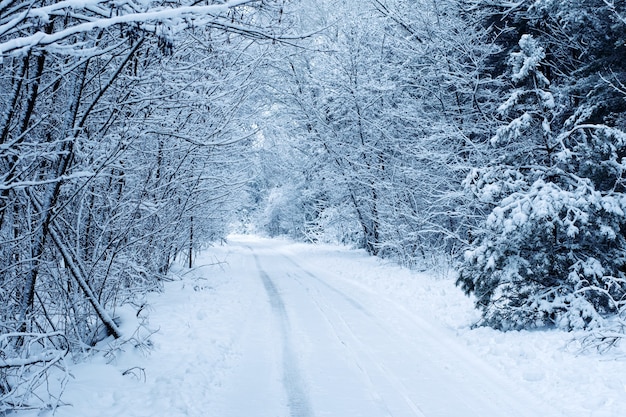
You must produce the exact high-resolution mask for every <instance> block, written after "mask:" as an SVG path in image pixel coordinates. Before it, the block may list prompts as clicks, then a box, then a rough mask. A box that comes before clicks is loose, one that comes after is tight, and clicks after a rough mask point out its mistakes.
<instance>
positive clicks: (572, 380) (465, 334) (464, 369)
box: [15, 236, 626, 417]
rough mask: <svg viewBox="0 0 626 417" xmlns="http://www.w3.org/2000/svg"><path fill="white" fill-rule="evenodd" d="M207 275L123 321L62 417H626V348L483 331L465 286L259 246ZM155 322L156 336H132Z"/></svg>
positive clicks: (367, 260) (153, 299) (320, 249)
mask: <svg viewBox="0 0 626 417" xmlns="http://www.w3.org/2000/svg"><path fill="white" fill-rule="evenodd" d="M197 262H198V265H199V266H198V267H197V268H195V269H193V270H186V269H183V268H180V269H179V270H177V271H176V274H177V277H178V279H177V280H175V281H172V282H168V283H166V285H165V291H164V293H163V294H152V295H151V296H150V297H149V300H148V301H149V303H148V306H147V307H146V308H144V309H143V310H142V313H141V314H140V317H139V319H138V318H137V317H135V315H134V314H132V311H131V310H130V309H125V310H124V311H122V314H121V317H122V318H123V323H122V324H121V327H122V329H123V332H124V334H125V335H128V334H133V337H132V338H131V340H132V342H128V343H125V344H123V345H118V344H116V343H115V342H114V341H113V340H111V339H109V340H106V341H103V342H101V343H100V344H99V345H98V348H99V350H100V353H98V354H95V355H92V356H90V357H89V358H87V360H86V361H84V362H82V363H79V364H75V365H72V366H71V367H70V370H71V374H72V378H71V380H70V381H69V383H68V384H67V387H66V389H65V393H64V396H63V398H62V399H63V401H64V402H65V403H67V404H68V405H64V406H61V407H60V408H58V409H57V410H56V413H55V415H56V416H59V417H69V416H81V417H83V416H86V417H87V416H129V417H132V416H168V417H170V416H198V417H200V416H203V417H204V416H208V417H211V416H215V417H231V416H232V417H237V416H241V417H243V416H303V417H307V416H351V417H352V416H372V417H374V416H376V417H380V416H428V417H433V416H455V417H468V416H481V417H489V416H507V417H509V416H542V417H543V416H568V417H583V416H584V417H590V416H593V417H605V416H606V417H609V416H621V415H623V410H624V409H626V395H625V394H626V392H625V391H626V355H624V350H623V349H622V348H617V349H615V350H613V351H610V352H608V353H604V354H600V353H598V352H596V351H581V343H580V342H577V341H575V336H579V335H577V334H573V333H566V332H562V331H511V332H506V333H503V332H500V331H496V330H493V329H490V328H475V329H472V327H471V326H472V324H473V323H474V322H476V321H477V320H478V317H479V314H478V312H476V311H475V310H474V309H473V307H472V300H470V299H468V298H466V297H465V296H464V295H463V294H462V292H461V291H460V290H459V289H458V288H456V287H455V286H454V279H453V277H454V273H453V271H450V270H439V271H431V272H429V273H424V272H415V271H409V270H407V269H404V268H400V267H398V266H395V265H392V264H390V263H387V262H385V261H382V260H379V259H376V258H372V257H368V256H367V255H366V254H365V253H364V252H363V251H355V250H350V249H347V248H343V247H337V246H330V245H317V246H314V245H307V244H294V243H290V242H288V241H282V240H267V239H261V238H256V237H246V236H232V237H230V238H229V244H227V245H223V246H216V247H214V248H211V249H209V250H207V251H206V252H205V253H203V254H202V255H201V256H200V257H199V258H198V261H197ZM146 314H147V316H146ZM142 317H147V318H148V321H149V322H148V324H147V327H148V328H149V329H152V330H158V331H157V332H156V333H154V334H152V335H150V331H149V330H148V329H146V328H140V329H139V330H138V331H136V330H133V329H132V328H133V327H134V328H136V325H137V323H138V322H139V321H140V319H141V318H142ZM148 338H149V340H150V341H151V342H150V343H145V341H146V340H148ZM142 341H144V343H140V342H142ZM150 344H152V346H151V347H150V346H149V345H150ZM51 413H52V412H51V411H50V412H44V413H43V414H38V412H35V411H26V412H20V413H17V414H15V415H17V416H20V417H22V416H24V417H26V416H28V417H30V416H36V415H51Z"/></svg>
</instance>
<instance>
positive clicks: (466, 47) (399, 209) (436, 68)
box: [272, 1, 494, 264]
mask: <svg viewBox="0 0 626 417" xmlns="http://www.w3.org/2000/svg"><path fill="white" fill-rule="evenodd" d="M444 3H445V4H444ZM444 3H441V2H430V1H424V2H419V5H418V4H411V5H409V4H408V3H406V2H403V1H385V2H378V1H376V2H366V3H359V5H358V7H355V5H354V4H353V3H352V2H339V3H337V2H333V4H332V7H331V5H325V4H324V3H323V2H322V3H318V5H317V6H316V7H317V9H318V11H317V16H321V17H320V21H319V22H318V23H317V25H318V26H324V25H325V24H327V23H329V24H331V26H330V28H329V29H328V30H327V31H324V32H321V33H320V34H318V35H316V36H314V37H313V38H312V40H311V41H310V43H309V48H310V49H313V50H314V51H313V52H310V51H301V52H300V53H298V54H297V55H294V56H292V57H291V58H290V61H289V62H288V64H287V65H285V66H284V67H280V68H277V70H276V71H277V73H278V74H279V75H278V76H279V77H280V80H281V81H283V83H281V84H280V86H281V87H283V88H280V89H277V88H273V91H272V92H273V93H274V94H275V97H278V102H279V103H280V105H281V107H280V109H281V110H280V112H277V113H279V114H280V115H281V116H282V117H283V118H287V121H285V122H284V126H285V129H288V131H289V132H290V135H291V140H292V141H293V142H294V143H295V145H294V146H296V147H297V149H299V150H301V151H302V152H303V154H304V155H306V156H305V157H304V156H303V158H306V159H308V160H314V161H317V162H315V163H309V164H307V166H310V165H313V166H315V167H316V169H315V170H314V171H313V172H307V173H302V176H300V173H298V174H297V175H298V177H299V178H307V181H306V184H304V183H301V184H302V187H304V188H302V190H303V191H304V189H306V190H307V191H306V193H301V194H300V195H301V196H302V195H306V196H309V197H310V198H314V201H310V202H309V203H304V204H302V205H301V208H302V209H303V210H307V212H306V214H304V215H302V216H300V217H299V218H300V219H302V221H303V222H302V224H301V225H299V226H297V230H300V231H301V233H302V235H304V236H307V237H313V238H318V237H319V238H330V237H331V236H333V235H335V237H336V239H337V240H340V241H343V242H346V241H352V242H354V243H355V244H357V245H358V246H360V247H363V248H365V249H366V250H367V251H368V252H370V253H372V254H376V255H381V256H386V257H393V258H395V259H397V260H399V261H401V262H404V263H407V264H414V263H416V262H425V261H426V262H428V260H429V257H430V255H432V254H433V253H434V252H441V253H443V252H446V253H454V252H456V251H458V249H459V248H460V244H459V242H460V241H461V240H463V239H465V238H466V237H465V236H466V234H467V231H468V227H469V226H470V225H471V224H473V218H472V215H471V214H469V213H470V212H471V210H469V211H468V210H467V207H468V206H466V205H465V204H464V203H463V202H464V201H467V199H466V198H465V196H464V195H463V193H462V192H461V190H462V187H461V180H462V178H463V177H464V176H465V174H466V173H467V171H468V169H469V167H470V166H472V165H473V164H475V163H476V161H479V160H481V158H482V150H481V149H482V148H483V147H484V145H485V143H486V139H485V138H486V137H488V136H489V135H488V134H487V133H486V132H488V131H489V129H490V125H491V123H492V121H491V120H490V119H489V118H488V116H487V114H488V113H489V111H490V108H491V107H493V103H492V102H490V97H491V94H492V92H491V91H492V89H493V87H494V85H493V80H491V79H490V78H489V77H488V76H485V77H483V74H484V66H485V63H486V60H487V59H488V58H489V57H490V55H491V53H492V49H493V48H492V46H491V44H490V43H489V41H488V39H487V38H485V36H486V32H485V31H484V30H482V29H481V28H480V27H477V26H475V25H473V24H472V23H471V22H468V21H465V20H464V19H463V18H462V15H461V14H462V13H461V12H462V10H461V9H460V8H459V5H458V3H457V2H455V1H450V2H444ZM320 9H321V11H322V12H321V14H320V11H319V10H320ZM284 80H289V81H290V82H289V84H284ZM285 136H287V135H285ZM297 169H298V168H297V167H296V170H297ZM283 181H284V178H283ZM311 188H313V189H311ZM289 201H293V200H292V199H290V200H289ZM292 230H293V229H292ZM330 231H334V232H337V233H334V232H330ZM310 232H314V233H313V234H311V233H310Z"/></svg>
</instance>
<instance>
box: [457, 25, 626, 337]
mask: <svg viewBox="0 0 626 417" xmlns="http://www.w3.org/2000/svg"><path fill="white" fill-rule="evenodd" d="M519 47H520V51H519V52H514V53H512V54H511V57H510V60H509V63H510V65H511V67H512V69H513V71H512V77H511V78H512V81H513V83H514V84H515V88H514V89H512V92H511V94H510V97H509V98H508V100H506V102H505V103H504V104H503V105H502V106H501V107H500V111H501V113H502V115H503V116H504V117H505V118H506V119H507V121H508V122H507V123H506V124H505V125H504V126H502V127H501V128H499V129H498V131H497V132H496V135H495V136H494V138H493V139H492V143H493V145H494V146H495V147H496V149H497V150H498V152H499V154H500V155H503V156H502V157H500V158H499V159H497V160H495V161H493V162H492V163H491V164H490V165H489V166H487V167H485V168H482V169H478V170H475V171H474V172H473V173H472V174H471V175H469V176H468V178H467V180H466V186H467V187H468V189H469V190H470V191H471V192H472V193H473V194H474V195H475V196H476V197H477V198H478V199H479V200H480V201H481V202H483V203H485V204H488V205H490V207H491V208H492V209H491V214H490V215H489V216H488V217H487V219H486V221H485V225H484V228H483V229H482V230H481V232H480V233H479V234H478V235H477V236H476V237H477V239H476V240H475V241H474V242H473V243H472V244H471V247H470V249H469V250H468V251H467V252H466V254H465V261H464V264H463V267H462V270H461V273H460V276H459V279H458V284H459V285H460V286H461V287H462V288H463V289H464V290H465V291H466V292H467V293H473V294H475V296H476V305H477V307H478V308H480V309H481V310H482V313H483V318H484V321H483V322H484V324H487V325H491V326H494V327H497V328H501V329H511V328H522V327H533V326H545V325H556V326H558V327H562V328H567V329H571V328H586V327H593V326H596V325H598V324H601V322H602V321H603V317H604V316H605V315H607V314H611V313H616V312H617V311H619V309H620V307H621V303H622V300H623V298H624V296H625V294H626V284H625V282H626V281H625V278H626V276H625V274H624V270H625V267H626V263H625V262H626V258H625V257H624V249H625V247H626V240H625V239H624V231H625V230H626V198H625V197H624V195H623V172H624V167H625V166H624V163H623V162H622V158H623V156H624V155H626V153H624V151H626V148H625V146H626V142H625V140H626V135H625V134H624V133H622V132H621V131H619V130H617V129H615V128H609V127H607V126H605V125H591V124H575V125H574V126H573V127H572V126H569V125H568V124H566V123H561V122H559V121H560V120H563V118H562V117H559V116H560V115H561V114H562V112H563V106H561V105H558V103H560V102H562V100H555V98H554V96H553V94H552V92H551V86H550V82H549V81H548V79H547V78H546V77H545V75H544V73H543V72H542V62H543V61H544V60H545V57H546V54H545V50H544V49H543V48H542V47H541V46H540V45H539V44H538V42H537V40H536V39H534V38H533V37H532V36H530V35H523V36H522V38H521V40H520V42H519ZM559 125H560V126H559ZM555 126H557V127H558V129H555ZM555 130H556V131H555Z"/></svg>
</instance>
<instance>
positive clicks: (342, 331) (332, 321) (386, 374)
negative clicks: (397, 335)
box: [284, 256, 426, 417]
mask: <svg viewBox="0 0 626 417" xmlns="http://www.w3.org/2000/svg"><path fill="white" fill-rule="evenodd" d="M284 258H285V259H287V260H288V261H289V262H290V263H291V264H292V265H294V266H295V267H296V268H298V272H300V273H303V274H304V275H306V276H308V277H309V278H312V279H314V280H315V282H317V283H318V284H320V285H321V286H322V287H323V288H324V289H325V290H327V291H330V292H332V293H333V294H335V295H336V296H338V297H340V298H341V299H343V300H344V301H345V302H347V303H348V304H349V305H351V306H352V307H353V308H354V309H355V310H357V311H359V312H360V313H362V314H363V315H364V316H366V317H368V318H369V319H370V320H371V322H372V323H373V324H374V325H376V326H378V327H379V328H380V329H381V330H383V331H385V330H386V329H385V328H384V327H383V326H381V325H380V323H379V322H378V320H377V319H376V317H375V316H374V315H372V313H370V312H369V311H368V310H367V309H366V308H365V307H363V305H362V304H360V303H359V302H358V301H356V300H355V299H353V298H352V297H350V296H349V295H347V294H345V293H343V292H342V291H339V290H338V289H336V288H334V287H332V286H331V285H329V284H328V283H326V282H324V281H323V280H322V279H320V278H319V277H317V276H316V275H315V274H313V273H312V272H310V271H308V270H306V269H305V268H303V267H302V266H300V265H299V264H298V263H297V262H295V261H294V260H293V259H291V258H289V257H286V256H285V257H284ZM292 278H293V279H294V280H295V281H296V282H298V283H299V284H300V285H301V286H302V287H303V288H305V289H306V291H307V293H308V294H309V296H310V297H311V300H312V301H313V302H314V303H315V305H316V306H317V308H318V310H319V312H320V313H321V315H322V316H323V317H324V318H325V319H326V321H327V322H328V324H329V325H330V327H331V328H332V329H333V332H334V334H335V337H336V338H337V339H338V340H339V341H340V342H341V344H342V345H343V346H344V348H345V349H346V350H347V351H348V352H350V355H351V356H352V358H353V360H354V361H355V363H356V365H357V367H358V368H359V370H360V371H361V372H362V374H363V376H364V382H365V383H366V384H367V385H368V387H369V389H370V395H371V396H372V399H373V400H374V401H375V402H376V403H377V404H378V405H379V406H380V407H381V409H383V410H384V412H385V414H386V415H387V416H389V417H391V416H395V415H396V414H395V413H394V412H392V411H391V409H390V408H389V404H387V401H386V400H385V398H384V397H383V395H381V394H380V393H379V392H378V387H377V385H380V380H378V381H377V382H376V383H375V382H374V379H373V378H374V377H373V375H374V374H376V375H379V377H380V376H382V377H383V378H384V379H385V380H386V381H387V382H388V383H389V385H390V386H391V387H393V390H394V391H395V393H396V395H397V396H398V397H399V398H401V399H402V400H403V401H404V403H405V404H406V406H407V407H408V409H409V410H410V411H411V413H412V415H414V416H415V417H426V415H425V414H424V412H423V411H422V410H421V408H420V407H419V405H417V404H416V403H415V402H414V401H413V400H412V399H411V396H410V394H409V390H408V388H407V387H406V386H405V385H404V384H403V383H402V382H401V381H400V379H399V378H397V377H396V376H395V375H394V374H393V373H392V372H391V371H390V370H389V369H387V368H386V367H385V366H383V364H382V363H380V362H379V361H378V360H377V359H376V358H375V357H374V355H373V354H372V352H371V351H370V349H369V348H368V347H367V346H366V345H365V344H364V343H363V342H362V341H361V340H360V339H359V337H358V336H357V335H356V334H355V333H354V331H353V330H352V326H350V324H348V322H347V321H346V320H344V318H343V317H342V315H341V313H340V312H339V311H337V310H336V309H334V308H332V307H331V306H330V305H329V304H328V303H326V302H323V301H322V300H323V299H324V297H323V296H322V294H321V293H319V289H318V290H317V291H318V294H317V295H315V294H314V293H313V292H312V291H311V290H312V288H311V287H309V286H308V285H306V284H305V283H304V282H303V281H301V279H299V278H298V277H297V276H292Z"/></svg>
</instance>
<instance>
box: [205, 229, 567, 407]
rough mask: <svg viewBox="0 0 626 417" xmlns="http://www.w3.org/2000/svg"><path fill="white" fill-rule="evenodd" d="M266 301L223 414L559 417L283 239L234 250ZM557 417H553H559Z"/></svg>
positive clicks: (245, 342)
mask: <svg viewBox="0 0 626 417" xmlns="http://www.w3.org/2000/svg"><path fill="white" fill-rule="evenodd" d="M231 250H233V251H237V252H239V254H240V255H244V257H245V256H247V257H249V258H252V259H253V260H254V261H250V260H248V261H245V262H242V263H240V264H239V265H232V268H233V269H232V273H233V274H234V276H236V277H239V278H240V279H245V280H246V282H247V284H246V285H247V286H249V288H250V289H253V291H254V292H255V293H256V294H258V296H257V297H255V299H254V305H253V306H250V308H251V309H252V311H251V313H252V314H250V315H249V319H248V320H247V323H246V326H245V329H244V330H243V332H242V334H241V338H240V341H239V342H240V343H241V347H242V352H243V353H242V356H241V361H240V362H239V363H238V364H237V365H236V367H235V372H233V373H232V374H231V375H230V377H229V378H227V380H226V382H225V386H224V393H225V395H223V396H222V397H221V400H220V401H219V403H220V404H219V406H218V407H217V409H216V411H217V412H216V415H219V416H233V417H234V416H240V417H244V416H246V417H247V416H298V417H309V416H353V417H357V416H364V417H365V416H367V417H386V416H394V417H395V416H406V417H408V416H416V417H444V416H445V417H450V416H459V417H461V416H463V417H474V416H476V417H489V416H493V417H502V416H509V417H515V416H520V417H521V416H529V417H530V416H535V417H536V416H548V415H556V414H554V411H550V410H549V407H547V406H546V405H545V404H539V403H536V402H535V400H534V399H533V398H532V397H531V396H530V395H529V394H527V393H525V392H523V391H522V390H520V389H519V387H515V386H513V385H511V383H510V382H508V381H506V380H505V379H504V378H502V377H501V376H500V375H498V374H497V373H496V372H495V371H494V370H493V369H492V368H491V367H490V366H489V365H487V364H485V363H484V362H483V361H482V360H481V359H479V358H476V357H475V356H472V355H471V354H469V353H468V352H467V350H466V349H465V350H464V349H462V348H461V347H459V346H458V342H457V341H455V340H454V339H453V338H451V337H450V336H449V334H448V333H447V332H446V331H445V330H440V329H438V328H437V327H435V326H432V325H430V324H429V323H428V322H426V321H425V320H422V319H420V318H419V317H415V316H412V315H411V314H409V313H408V312H407V311H406V310H404V309H402V308H400V307H398V306H397V305H395V304H393V303H391V302H390V301H389V300H387V299H385V298H383V297H380V296H379V295H378V294H376V293H373V292H368V291H365V290H364V289H362V288H359V287H357V286H354V285H350V283H349V282H347V281H344V280H342V279H341V278H340V277H338V276H337V275H336V274H335V273H333V270H331V269H328V268H325V267H324V259H315V258H314V257H313V256H307V254H306V253H302V254H300V255H299V256H296V255H294V254H289V253H288V252H286V251H285V250H284V248H281V247H280V243H278V242H277V241H254V240H251V241H241V242H233V243H232V244H231ZM550 412H552V413H553V414H550Z"/></svg>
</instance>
